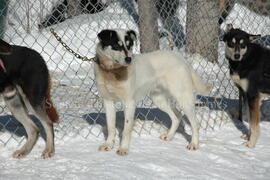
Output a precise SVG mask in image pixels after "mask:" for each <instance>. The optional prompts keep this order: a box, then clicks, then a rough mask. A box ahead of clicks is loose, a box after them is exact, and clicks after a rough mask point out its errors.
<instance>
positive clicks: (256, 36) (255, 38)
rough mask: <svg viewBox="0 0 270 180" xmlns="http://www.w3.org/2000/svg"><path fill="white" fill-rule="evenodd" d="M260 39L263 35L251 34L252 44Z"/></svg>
mask: <svg viewBox="0 0 270 180" xmlns="http://www.w3.org/2000/svg"><path fill="white" fill-rule="evenodd" d="M260 38H261V35H260V34H258V35H252V34H249V41H250V42H252V43H254V42H256V41H257V40H259V39H260Z"/></svg>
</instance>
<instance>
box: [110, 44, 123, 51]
mask: <svg viewBox="0 0 270 180" xmlns="http://www.w3.org/2000/svg"><path fill="white" fill-rule="evenodd" d="M121 48H122V46H120V45H119V44H114V45H113V46H112V49H114V50H120V49H121Z"/></svg>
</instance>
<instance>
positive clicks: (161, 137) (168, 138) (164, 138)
mask: <svg viewBox="0 0 270 180" xmlns="http://www.w3.org/2000/svg"><path fill="white" fill-rule="evenodd" d="M159 138H160V139H161V140H163V141H170V140H172V136H169V135H168V134H162V135H161V136H160V137H159Z"/></svg>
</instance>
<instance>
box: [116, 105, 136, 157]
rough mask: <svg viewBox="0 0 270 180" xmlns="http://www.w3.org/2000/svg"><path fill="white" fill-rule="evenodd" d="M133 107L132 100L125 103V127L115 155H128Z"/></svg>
mask: <svg viewBox="0 0 270 180" xmlns="http://www.w3.org/2000/svg"><path fill="white" fill-rule="evenodd" d="M135 107H136V104H135V102H134V101H133V100H127V101H125V125H124V130H123V132H122V138H121V144H120V147H119V149H118V150H117V151H116V153H117V154H118V155H121V156H123V155H127V154H128V149H129V143H130V139H131V133H132V130H133V124H134V113H135Z"/></svg>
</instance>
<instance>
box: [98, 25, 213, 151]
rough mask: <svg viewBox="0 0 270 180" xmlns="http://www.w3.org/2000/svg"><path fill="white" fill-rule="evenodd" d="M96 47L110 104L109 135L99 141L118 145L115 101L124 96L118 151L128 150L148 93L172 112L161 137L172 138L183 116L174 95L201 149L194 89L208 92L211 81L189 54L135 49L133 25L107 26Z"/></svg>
mask: <svg viewBox="0 0 270 180" xmlns="http://www.w3.org/2000/svg"><path fill="white" fill-rule="evenodd" d="M98 38H99V43H98V44H97V47H96V63H95V76H96V82H97V87H98V91H99V93H100V95H101V96H102V97H103V100H104V107H105V110H106V119H107V128H108V137H107V139H106V142H105V143H104V144H103V145H101V146H100V147H99V150H100V151H109V150H111V149H112V148H113V146H114V142H115V141H114V139H115V134H116V128H115V123H116V110H115V106H114V103H115V102H116V101H122V103H123V104H124V107H125V110H124V114H125V122H124V129H123V133H122V139H121V143H120V147H119V149H118V150H117V154H119V155H126V154H127V153H128V149H129V144H130V138H131V132H132V128H133V123H134V113H135V108H136V103H137V102H138V101H139V100H141V99H142V98H143V97H144V96H145V95H146V94H147V93H150V96H151V98H152V100H153V102H154V103H155V105H156V106H157V107H159V108H160V109H161V110H163V111H165V112H166V113H168V115H169V116H170V118H171V120H172V124H171V127H170V129H169V131H168V132H167V133H166V134H164V135H161V137H160V138H161V139H162V140H166V141H168V140H171V139H172V138H173V136H174V134H175V132H176V130H177V128H178V125H179V122H180V120H179V119H178V118H177V117H176V115H175V114H174V112H173V110H172V108H171V106H170V103H169V101H168V99H170V98H174V99H175V100H176V101H177V103H178V105H179V107H181V109H182V110H183V111H184V113H185V115H186V116H187V117H188V119H189V121H190V124H191V128H192V139H191V142H190V144H189V145H188V146H187V148H188V149H190V150H196V149H197V148H198V144H199V124H198V122H197V120H196V118H195V95H194V93H193V90H197V91H199V92H201V93H204V94H206V93H208V92H209V91H210V88H211V86H210V85H209V84H207V83H205V82H203V81H202V79H201V78H200V77H199V76H198V75H197V74H196V73H194V72H193V71H192V70H191V69H190V68H189V67H188V65H187V64H185V62H184V57H183V56H182V55H180V54H178V53H175V52H171V51H156V52H151V53H146V54H139V55H134V54H132V47H133V43H134V41H135V40H136V33H135V32H134V31H133V30H109V29H107V30H102V31H101V32H100V33H99V34H98Z"/></svg>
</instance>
